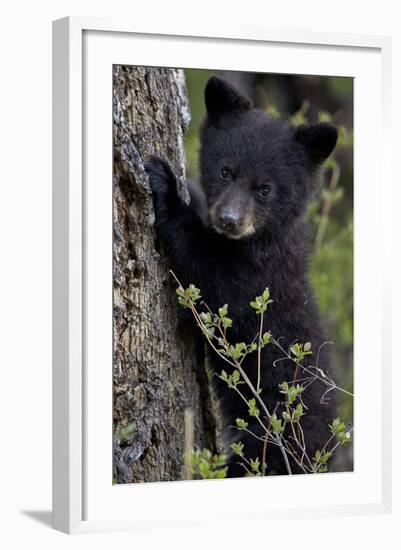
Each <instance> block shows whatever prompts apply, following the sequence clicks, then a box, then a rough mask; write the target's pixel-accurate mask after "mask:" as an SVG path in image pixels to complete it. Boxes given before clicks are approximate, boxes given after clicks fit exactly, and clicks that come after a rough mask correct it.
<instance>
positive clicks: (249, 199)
mask: <svg viewBox="0 0 401 550" xmlns="http://www.w3.org/2000/svg"><path fill="white" fill-rule="evenodd" d="M205 104H206V110H207V116H206V119H205V121H204V123H203V126H202V130H201V155H200V168H201V183H202V187H203V190H204V192H205V195H206V200H207V206H208V209H209V215H210V220H211V223H212V226H213V228H214V230H215V231H216V232H218V233H220V234H222V235H224V236H225V237H228V238H230V239H242V238H244V237H246V236H249V235H253V234H255V235H258V234H261V233H263V232H269V233H270V234H272V235H273V234H274V233H275V232H277V231H280V230H281V229H282V228H283V227H284V226H285V225H286V224H288V223H291V221H293V220H294V219H296V218H297V217H299V216H300V215H302V214H303V213H304V212H305V207H306V205H307V204H308V201H309V200H310V198H311V197H312V196H313V193H314V191H315V189H316V187H317V185H318V182H319V174H320V170H319V167H320V166H321V164H322V163H323V161H324V160H325V159H326V158H327V157H328V156H329V155H330V153H331V152H332V151H333V149H334V147H335V145H336V141H337V130H336V128H335V127H334V126H332V125H331V124H328V123H320V124H308V125H301V126H298V127H295V126H292V125H291V124H289V123H288V122H285V121H282V120H278V119H276V118H273V117H270V116H269V115H267V114H266V113H265V112H264V111H262V110H259V109H255V108H253V107H252V104H251V102H250V100H249V99H248V98H246V97H244V96H243V95H241V94H240V93H239V92H238V91H237V90H236V89H235V88H233V87H232V86H231V85H230V84H228V83H227V82H226V81H224V80H223V79H221V78H218V77H212V78H210V79H209V81H208V82H207V85H206V88H205Z"/></svg>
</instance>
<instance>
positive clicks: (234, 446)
mask: <svg viewBox="0 0 401 550" xmlns="http://www.w3.org/2000/svg"><path fill="white" fill-rule="evenodd" d="M230 448H231V450H232V451H233V453H234V454H236V455H238V456H244V453H243V449H244V444H243V443H241V441H239V442H238V443H231V445H230Z"/></svg>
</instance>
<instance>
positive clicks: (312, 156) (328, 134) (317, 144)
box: [295, 122, 338, 164]
mask: <svg viewBox="0 0 401 550" xmlns="http://www.w3.org/2000/svg"><path fill="white" fill-rule="evenodd" d="M337 137H338V132H337V128H335V127H334V126H333V125H332V124H329V123H328V122H320V123H318V124H302V125H301V126H298V128H297V129H296V131H295V139H296V140H297V142H298V143H300V144H301V145H302V147H303V148H304V150H305V153H306V155H307V157H308V158H309V160H311V161H312V162H313V163H315V164H321V163H322V162H323V161H325V160H326V159H327V157H328V156H329V155H330V153H331V152H332V151H333V149H334V147H335V145H336V143H337Z"/></svg>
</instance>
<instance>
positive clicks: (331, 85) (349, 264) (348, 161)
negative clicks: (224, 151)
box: [185, 69, 353, 470]
mask: <svg viewBox="0 0 401 550" xmlns="http://www.w3.org/2000/svg"><path fill="white" fill-rule="evenodd" d="M214 74H218V75H220V76H222V77H224V78H225V79H226V80H228V81H229V82H231V83H232V84H233V85H234V86H236V87H237V89H239V90H240V91H241V92H242V93H244V94H246V95H247V96H248V97H250V98H251V99H252V100H253V102H254V104H255V106H257V107H259V108H261V109H264V110H265V111H266V112H268V113H269V114H270V115H271V116H278V117H280V118H282V119H287V120H289V121H291V122H292V123H293V124H302V123H305V122H317V121H324V120H329V121H332V122H333V124H335V125H336V127H337V128H338V130H339V140H338V144H337V147H336V149H335V152H334V153H333V154H332V155H331V157H330V158H329V159H328V160H327V162H326V164H325V166H324V175H323V184H322V187H321V190H320V192H319V194H318V195H317V196H316V198H315V200H314V201H313V202H312V204H311V205H310V209H309V216H310V220H311V223H312V224H313V231H314V240H313V253H312V258H311V264H310V278H311V282H312V285H313V287H314V290H315V294H316V297H317V299H318V302H319V304H320V310H321V313H322V316H323V321H324V323H325V327H326V329H327V333H328V335H329V337H330V341H331V342H332V344H331V348H332V361H333V375H334V379H335V380H336V383H337V384H338V385H339V386H341V387H344V388H345V389H347V390H348V391H351V392H352V391H353V79H352V78H345V77H328V76H300V75H278V74H264V73H244V72H228V71H220V72H217V71H207V70H199V69H188V70H185V75H186V81H187V87H188V95H189V102H190V107H191V114H192V119H191V124H190V126H189V128H188V130H187V132H186V136H185V151H186V157H187V175H188V177H189V178H190V179H197V178H198V175H199V169H198V151H199V126H200V124H201V122H202V119H203V117H204V116H205V107H204V101H203V91H204V88H205V84H206V82H207V80H208V78H209V77H210V76H212V75H214ZM338 397H339V400H340V415H341V417H342V419H344V420H345V421H347V422H348V421H349V422H350V423H353V403H352V398H350V397H348V396H346V395H344V394H341V393H339V396H338ZM352 462H353V458H352V446H348V447H346V450H345V449H344V452H343V453H341V455H340V456H339V458H338V459H337V461H336V465H334V468H333V469H336V470H349V469H352Z"/></svg>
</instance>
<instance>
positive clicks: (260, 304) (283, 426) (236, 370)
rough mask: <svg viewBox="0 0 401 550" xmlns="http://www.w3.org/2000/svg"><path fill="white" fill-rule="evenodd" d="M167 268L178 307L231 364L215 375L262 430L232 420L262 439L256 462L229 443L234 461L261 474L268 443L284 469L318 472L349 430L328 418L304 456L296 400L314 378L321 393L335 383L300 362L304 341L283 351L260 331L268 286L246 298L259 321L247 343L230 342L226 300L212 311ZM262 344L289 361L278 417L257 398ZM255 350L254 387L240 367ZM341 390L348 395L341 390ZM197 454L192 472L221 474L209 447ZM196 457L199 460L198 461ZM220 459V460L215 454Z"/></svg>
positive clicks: (304, 353)
mask: <svg viewBox="0 0 401 550" xmlns="http://www.w3.org/2000/svg"><path fill="white" fill-rule="evenodd" d="M171 273H172V275H173V277H174V278H175V280H176V282H177V284H178V288H177V289H176V292H177V295H178V302H179V303H180V304H181V305H182V306H183V307H185V308H188V309H190V310H191V312H192V314H193V316H194V318H195V320H196V323H197V325H198V326H199V328H200V330H201V331H202V333H203V335H204V336H205V338H206V340H207V342H208V343H209V345H210V347H211V348H212V349H213V350H214V352H215V353H216V354H217V355H218V356H219V357H220V358H221V359H222V360H223V361H225V362H226V363H227V364H228V365H229V366H230V367H231V372H227V371H226V370H222V371H221V373H220V374H217V376H218V377H219V378H220V379H221V380H223V381H224V382H225V383H226V384H227V386H228V388H229V389H232V390H234V391H235V392H236V393H237V394H238V395H239V397H240V398H241V399H242V400H243V401H244V403H245V404H246V405H247V409H248V414H249V417H250V418H253V419H255V420H256V421H257V423H258V424H259V425H260V427H261V428H262V430H263V434H264V436H263V437H260V436H259V435H257V434H256V433H254V432H253V431H251V430H250V429H249V423H248V422H247V421H246V420H244V419H242V418H237V419H236V426H235V427H236V428H237V430H239V431H245V432H248V433H249V434H251V435H252V436H253V437H255V438H256V439H258V440H260V441H261V443H263V459H262V462H260V460H259V458H258V457H256V458H252V459H251V458H248V457H246V455H245V452H244V445H243V443H242V442H240V441H239V442H235V443H232V445H231V450H232V452H233V453H234V454H235V455H237V456H238V458H239V459H241V462H240V464H241V465H242V466H243V468H244V469H245V471H246V475H251V476H261V475H265V474H266V471H267V461H266V452H267V445H268V444H273V445H276V446H277V447H279V449H280V452H281V454H282V457H283V460H284V463H285V466H286V470H287V473H288V474H292V470H291V466H290V460H289V459H290V458H291V459H292V460H293V461H294V462H295V463H296V464H297V465H298V466H299V468H300V469H301V471H303V472H304V473H321V472H325V471H327V468H328V466H327V463H328V460H329V459H330V458H331V456H332V455H333V453H334V451H335V450H336V448H337V447H338V446H339V445H344V444H346V443H348V442H350V441H351V433H350V432H351V430H348V431H347V430H346V427H345V424H344V423H343V422H342V421H341V420H340V419H338V418H337V419H334V420H333V423H332V424H331V425H330V426H329V429H330V432H331V437H329V439H328V441H327V442H326V444H325V445H324V447H323V449H318V450H317V451H316V453H315V455H314V456H313V457H309V456H308V453H307V451H306V443H305V437H304V432H303V429H302V417H303V416H304V415H305V414H306V412H305V407H304V404H303V403H302V393H303V392H304V391H305V389H306V388H307V387H308V386H309V385H310V384H312V383H313V382H314V381H315V380H317V379H319V380H321V381H323V382H324V383H325V384H326V385H327V386H328V390H327V391H326V393H327V392H328V391H332V390H333V389H336V388H337V389H341V388H338V386H336V384H335V383H334V381H332V380H331V378H329V377H328V376H327V375H326V374H325V373H324V372H323V371H322V370H321V369H319V368H318V367H313V366H311V365H307V366H305V365H304V361H305V358H306V357H308V356H309V355H311V354H312V349H311V344H310V343H309V342H306V343H294V344H292V345H291V346H290V348H289V350H288V351H286V350H284V349H283V348H282V346H281V345H280V344H279V342H278V341H277V340H275V338H274V337H273V336H272V334H271V333H270V332H266V331H265V332H263V316H264V314H265V313H266V312H267V311H268V306H269V304H270V303H272V300H271V298H270V292H269V289H267V288H266V289H265V290H264V291H263V293H262V294H261V296H257V297H256V298H255V300H254V301H252V302H251V303H250V307H251V308H253V309H254V310H255V313H256V314H257V315H260V320H261V322H260V325H259V333H258V334H257V335H256V336H255V338H254V340H253V341H252V342H251V343H249V344H247V343H245V342H239V343H235V344H232V343H230V342H229V341H228V338H227V330H228V329H229V328H230V327H232V324H233V321H232V319H230V318H229V317H228V305H227V304H225V305H224V306H222V307H221V308H219V309H218V313H217V314H215V313H213V312H212V311H211V310H210V308H209V307H208V306H207V305H206V304H204V303H203V302H200V300H201V294H200V290H199V289H198V288H197V287H196V286H195V285H193V284H191V285H190V286H189V287H188V288H187V289H184V287H183V286H182V285H181V283H180V282H179V280H178V279H177V277H176V276H175V274H174V273H173V272H171ZM200 303H202V305H204V306H205V307H206V311H203V312H199V309H198V308H199V305H200ZM267 345H275V346H277V347H278V348H279V349H280V350H282V351H283V352H284V357H283V359H289V360H291V361H292V362H293V363H294V366H295V369H294V372H295V374H294V379H293V381H292V382H287V381H284V382H282V383H281V384H280V386H279V390H280V393H281V394H283V399H284V409H285V410H283V411H282V415H281V417H280V418H279V417H278V416H277V414H276V408H277V406H276V408H275V409H274V410H273V412H270V410H269V407H268V404H267V403H265V402H264V401H263V399H262V397H261V388H260V371H261V350H262V349H263V348H264V347H265V346H267ZM255 351H257V367H258V369H257V372H258V375H257V383H256V386H254V385H253V383H252V382H251V380H250V379H249V377H248V376H247V374H246V372H245V371H244V369H243V367H242V363H243V361H244V359H245V357H246V356H248V355H249V354H251V353H253V352H255ZM299 370H302V372H303V377H302V383H300V382H301V380H299V379H298V378H297V374H298V371H299ZM243 384H245V385H246V386H247V387H248V389H249V390H250V391H251V393H252V395H253V397H252V398H251V399H248V398H247V397H245V394H244V393H243V392H242V391H241V386H242V385H243ZM342 391H344V392H345V393H348V394H349V392H346V390H342ZM350 395H351V394H350ZM334 441H335V444H334V446H332V448H331V449H329V446H330V444H333V442H334ZM197 453H198V454H196V453H195V455H194V457H195V459H194V460H195V462H194V463H195V466H196V468H198V470H197V475H200V476H201V477H202V476H207V475H208V476H213V475H215V477H224V475H223V474H222V473H215V471H214V469H213V467H212V466H211V463H210V461H211V460H212V456H213V455H211V454H210V451H207V450H204V451H203V453H206V454H204V455H201V454H199V451H197ZM202 456H203V461H202V460H201V458H202ZM218 456H220V455H218ZM220 459H221V460H222V458H221V456H220ZM221 460H220V462H219V460H217V462H218V464H219V467H221V466H222V463H221ZM200 464H202V471H201V470H200Z"/></svg>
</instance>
